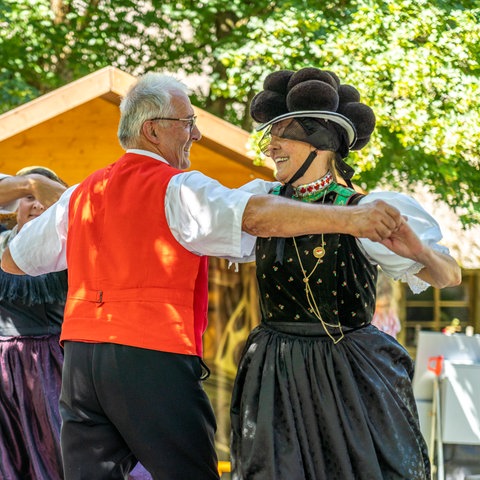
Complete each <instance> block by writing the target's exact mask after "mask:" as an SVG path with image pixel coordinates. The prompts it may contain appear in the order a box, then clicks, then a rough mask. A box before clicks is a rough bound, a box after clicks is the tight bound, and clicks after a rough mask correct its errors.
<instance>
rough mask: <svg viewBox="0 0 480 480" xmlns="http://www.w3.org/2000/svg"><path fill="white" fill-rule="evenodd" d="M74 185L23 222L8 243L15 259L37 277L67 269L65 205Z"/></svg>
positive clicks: (68, 200) (67, 203)
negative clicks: (46, 207) (38, 214)
mask: <svg viewBox="0 0 480 480" xmlns="http://www.w3.org/2000/svg"><path fill="white" fill-rule="evenodd" d="M76 187H77V185H74V186H73V187H70V188H69V189H67V190H66V191H65V192H64V193H63V195H62V196H61V197H60V198H59V200H58V201H57V202H56V203H54V204H53V205H52V206H51V207H50V208H48V209H47V210H45V212H43V213H42V214H41V215H40V216H39V217H37V218H35V219H34V220H32V221H30V222H28V223H26V224H25V225H24V226H23V228H22V229H21V230H20V232H19V233H18V234H17V236H16V237H15V238H14V239H13V240H12V241H11V242H10V245H9V248H10V253H11V254H12V258H13V260H14V262H15V263H16V264H17V266H18V267H19V268H20V269H21V270H23V271H24V272H25V273H27V274H28V275H32V276H36V275H41V274H44V273H49V272H58V271H60V270H65V269H66V268H67V258H66V246H67V229H68V206H69V203H70V196H71V194H72V192H73V191H74V190H75V188H76ZM32 239H34V241H32Z"/></svg>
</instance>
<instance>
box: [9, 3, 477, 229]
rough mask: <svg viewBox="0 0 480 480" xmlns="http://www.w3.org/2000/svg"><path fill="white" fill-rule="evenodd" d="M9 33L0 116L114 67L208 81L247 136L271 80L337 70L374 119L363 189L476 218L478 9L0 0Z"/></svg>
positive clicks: (358, 160)
mask: <svg viewBox="0 0 480 480" xmlns="http://www.w3.org/2000/svg"><path fill="white" fill-rule="evenodd" d="M0 27H1V29H2V36H1V37H0V51H1V52H2V55H0V89H1V90H0V91H1V92H2V100H3V102H2V107H1V109H2V110H3V111H6V110H8V109H10V108H12V107H14V106H16V105H19V104H21V103H24V102H26V101H28V100H30V99H31V98H33V97H35V96H37V95H39V94H42V93H45V92H47V91H49V90H52V89H54V88H57V87H59V86H61V85H63V84H65V83H67V82H69V81H71V80H74V79H77V78H79V77H81V76H84V75H86V74H88V73H91V72H93V71H95V70H98V69H99V68H101V67H104V66H106V65H114V66H117V67H119V68H121V69H123V70H125V71H127V72H130V73H132V74H140V73H143V72H145V71H147V70H162V71H170V72H175V73H178V74H179V75H180V76H181V77H185V76H190V77H192V76H201V78H202V79H204V80H202V81H200V82H199V85H198V88H196V89H195V91H194V95H193V101H194V103H196V104H197V105H199V106H201V107H203V108H205V109H206V110H208V111H210V112H211V113H214V114H215V115H218V116H221V117H222V118H224V119H226V120H228V121H230V122H233V123H235V124H237V125H239V126H241V127H243V128H245V129H247V130H250V129H251V128H252V125H251V120H250V118H249V115H248V104H249V102H250V101H251V99H252V98H253V95H254V94H255V93H256V92H258V91H259V89H260V88H261V85H262V80H263V78H264V77H265V75H266V74H267V73H269V72H271V71H273V70H277V69H298V68H301V67H304V66H317V67H321V68H327V69H330V70H333V71H334V72H335V73H337V74H338V75H339V76H340V78H341V79H342V80H343V82H344V83H350V84H352V85H354V86H355V87H357V89H358V90H359V91H360V92H361V94H362V101H364V102H365V103H367V104H369V105H370V106H372V108H373V109H374V111H375V113H376V116H377V130H376V133H375V135H374V136H373V137H372V141H371V142H370V144H369V145H368V146H367V147H366V148H365V149H363V150H362V151H361V152H357V153H352V154H351V156H350V162H351V163H352V164H355V166H356V169H357V171H358V172H359V173H360V172H361V182H362V186H364V187H365V188H368V189H371V188H373V187H375V185H378V184H385V183H387V184H389V185H391V186H392V187H393V188H395V187H399V186H401V187H402V188H404V189H408V188H414V186H415V184H416V182H417V181H421V182H423V183H424V184H426V185H427V186H428V187H429V188H430V190H431V191H432V192H435V193H436V194H437V195H438V196H439V197H440V198H442V199H444V200H446V201H447V202H448V203H449V204H450V205H451V206H452V207H456V208H458V211H459V213H461V214H462V216H463V217H462V218H463V220H464V222H465V223H466V224H468V223H470V222H471V223H477V222H479V221H480V206H479V202H478V195H477V192H476V190H477V185H480V167H479V159H480V101H479V96H480V95H479V94H480V80H479V76H480V66H479V58H480V1H479V0H457V1H454V0H435V1H434V0H326V1H324V2H318V0H315V1H313V0H278V1H273V0H256V1H253V0H228V1H226V0H197V1H196V2H192V1H187V0H182V1H180V0H178V1H173V0H162V1H160V0H150V1H147V0H143V1H130V0H116V1H113V0H51V1H48V0H0ZM205 74H206V79H205ZM354 180H356V181H357V183H358V182H360V180H359V177H357V178H354Z"/></svg>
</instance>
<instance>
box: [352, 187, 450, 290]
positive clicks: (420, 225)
mask: <svg viewBox="0 0 480 480" xmlns="http://www.w3.org/2000/svg"><path fill="white" fill-rule="evenodd" d="M374 200H384V201H385V202H387V203H389V204H391V205H393V206H395V207H396V208H397V209H398V210H399V211H400V213H401V214H402V215H403V216H404V217H406V219H407V221H408V224H409V225H410V227H411V228H412V230H413V231H414V232H415V233H416V235H417V236H418V237H419V238H420V240H421V241H422V242H423V243H424V244H426V245H427V246H429V247H430V248H432V249H433V250H436V251H438V252H441V253H449V250H448V248H447V247H445V246H443V245H440V244H439V243H438V242H440V240H441V239H442V238H443V236H442V232H441V229H440V225H439V224H438V222H437V221H436V220H435V219H434V218H433V217H432V216H431V215H430V214H429V213H428V212H427V211H426V210H425V209H424V208H423V207H422V206H421V205H420V204H419V203H418V202H417V201H416V200H415V199H414V198H412V197H410V196H408V195H405V194H403V193H398V192H372V193H369V194H368V195H366V196H365V197H363V198H362V199H361V200H360V202H359V203H360V204H365V203H368V202H373V201H374ZM358 241H359V243H360V244H361V246H362V248H363V249H364V251H365V253H366V254H367V256H368V257H369V258H370V259H371V260H372V263H376V264H378V265H379V266H380V267H381V268H382V270H383V271H384V272H385V273H386V274H387V275H388V276H389V277H391V278H393V279H395V280H401V281H402V282H406V283H408V285H409V287H410V288H411V290H412V291H413V292H414V293H420V292H422V291H423V290H426V289H427V288H428V287H429V286H430V285H429V284H428V283H427V282H425V281H423V280H421V279H420V278H418V277H417V276H416V275H415V274H416V273H418V272H419V271H420V270H421V269H422V268H423V265H422V264H420V263H417V262H415V261H413V260H411V259H409V258H405V257H401V256H399V255H397V254H395V253H393V252H392V251H391V250H389V249H388V248H387V247H385V246H384V245H382V244H380V243H378V242H372V241H371V240H368V239H367V238H361V239H358Z"/></svg>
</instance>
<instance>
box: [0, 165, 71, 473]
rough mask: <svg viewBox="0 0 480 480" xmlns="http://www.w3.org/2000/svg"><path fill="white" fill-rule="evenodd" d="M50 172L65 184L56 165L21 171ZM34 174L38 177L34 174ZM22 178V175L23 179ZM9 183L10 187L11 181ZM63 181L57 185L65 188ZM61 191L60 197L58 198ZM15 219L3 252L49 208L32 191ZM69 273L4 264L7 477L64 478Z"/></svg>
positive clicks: (1, 434)
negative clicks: (36, 272) (16, 269)
mask: <svg viewBox="0 0 480 480" xmlns="http://www.w3.org/2000/svg"><path fill="white" fill-rule="evenodd" d="M29 174H36V175H43V176H45V177H47V178H49V179H51V180H53V181H55V182H58V183H59V184H60V185H61V186H63V190H65V188H66V186H65V184H64V183H63V182H62V180H60V178H58V177H57V175H56V174H55V173H54V172H52V171H51V170H49V169H47V168H44V167H32V168H26V169H23V170H21V171H20V172H18V173H17V177H10V178H11V179H12V181H11V182H7V181H5V183H3V181H2V182H0V189H1V188H2V184H3V186H4V187H5V189H6V188H9V189H10V188H13V187H12V184H13V183H15V178H19V177H21V176H23V175H29ZM34 178H35V177H34ZM17 183H21V181H19V182H17ZM7 185H8V187H7ZM61 190H62V188H59V189H56V191H57V192H58V193H59V192H60V191H61ZM57 198H58V197H57ZM16 208H17V213H16V220H17V221H16V225H15V226H14V227H13V228H12V229H10V230H6V231H3V232H1V233H0V255H1V253H3V250H4V249H5V248H6V246H7V245H8V244H9V243H10V241H11V240H12V239H13V238H14V237H15V235H16V234H17V233H18V232H19V231H20V230H21V229H22V227H23V226H24V225H25V224H26V223H27V222H29V221H31V220H33V219H34V218H36V217H37V216H39V215H40V214H41V213H43V211H44V210H45V206H44V205H42V204H41V203H40V202H39V201H38V200H37V198H36V197H35V196H34V195H33V194H30V195H28V196H25V197H22V198H20V199H19V200H18V204H16ZM66 293H67V272H66V271H61V272H56V273H49V274H47V275H40V276H38V277H31V276H28V275H25V276H18V275H11V274H8V273H5V272H4V271H3V270H0V478H2V479H8V480H25V479H31V480H61V479H62V478H63V469H62V459H61V454H60V425H61V420H60V413H59V409H58V398H59V395H60V387H61V379H62V364H63V353H62V349H61V348H60V344H59V335H60V329H61V325H62V321H63V310H64V306H65V299H66Z"/></svg>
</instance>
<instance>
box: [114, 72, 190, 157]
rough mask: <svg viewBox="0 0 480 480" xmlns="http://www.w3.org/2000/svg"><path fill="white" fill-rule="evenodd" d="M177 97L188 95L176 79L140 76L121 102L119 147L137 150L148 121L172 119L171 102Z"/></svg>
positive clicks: (161, 75) (162, 75) (154, 75)
mask: <svg viewBox="0 0 480 480" xmlns="http://www.w3.org/2000/svg"><path fill="white" fill-rule="evenodd" d="M175 94H185V95H188V88H187V86H186V85H185V84H183V83H182V82H180V81H179V80H177V79H176V78H174V77H172V76H170V75H165V74H162V73H156V72H149V73H146V74H145V75H143V76H141V77H140V78H139V79H138V80H137V82H136V83H135V84H134V85H133V86H132V87H130V89H129V90H128V92H127V94H126V95H125V97H124V98H123V99H122V101H121V103H120V113H121V118H120V124H119V126H118V139H119V141H120V145H121V146H122V147H123V148H125V149H127V148H133V147H135V145H136V142H137V140H138V138H139V137H140V130H141V128H142V125H143V122H145V121H146V120H149V119H151V118H157V117H170V116H172V114H173V113H174V112H173V109H172V105H171V99H172V96H173V95H175Z"/></svg>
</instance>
